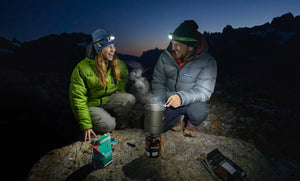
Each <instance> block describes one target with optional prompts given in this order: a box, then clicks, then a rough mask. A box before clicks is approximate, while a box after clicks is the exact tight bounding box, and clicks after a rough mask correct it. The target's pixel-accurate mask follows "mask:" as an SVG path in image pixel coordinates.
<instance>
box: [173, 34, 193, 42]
mask: <svg viewBox="0 0 300 181" xmlns="http://www.w3.org/2000/svg"><path fill="white" fill-rule="evenodd" d="M169 39H170V40H175V41H198V40H196V39H195V38H190V37H182V36H176V35H173V33H169Z"/></svg>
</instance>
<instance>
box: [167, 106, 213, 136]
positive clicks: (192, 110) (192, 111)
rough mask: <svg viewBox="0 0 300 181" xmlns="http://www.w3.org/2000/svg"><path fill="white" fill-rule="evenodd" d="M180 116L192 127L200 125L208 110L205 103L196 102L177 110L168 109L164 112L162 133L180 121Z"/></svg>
mask: <svg viewBox="0 0 300 181" xmlns="http://www.w3.org/2000/svg"><path fill="white" fill-rule="evenodd" d="M180 115H184V116H185V120H186V119H187V120H188V121H189V122H191V123H192V124H193V125H194V126H198V125H199V124H201V123H202V122H203V121H204V120H205V119H206V118H207V115H208V108H207V105H206V103H205V102H196V103H193V104H190V105H187V106H180V107H178V108H173V107H169V108H167V109H166V111H165V119H164V132H166V131H168V130H169V129H171V128H172V127H173V126H175V125H176V124H177V123H178V122H179V121H180Z"/></svg>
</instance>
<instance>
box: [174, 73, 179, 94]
mask: <svg viewBox="0 0 300 181" xmlns="http://www.w3.org/2000/svg"><path fill="white" fill-rule="evenodd" d="M179 71H180V68H179V70H177V76H176V82H175V92H177V89H176V88H177V82H178V78H179Z"/></svg>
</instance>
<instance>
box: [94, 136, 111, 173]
mask: <svg viewBox="0 0 300 181" xmlns="http://www.w3.org/2000/svg"><path fill="white" fill-rule="evenodd" d="M92 144H93V164H94V169H99V168H104V167H106V166H107V165H109V164H110V163H111V162H112V149H111V136H110V134H104V135H102V136H101V137H100V138H99V139H98V140H97V141H95V142H94V143H92Z"/></svg>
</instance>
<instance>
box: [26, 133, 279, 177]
mask: <svg viewBox="0 0 300 181" xmlns="http://www.w3.org/2000/svg"><path fill="white" fill-rule="evenodd" d="M112 137H113V138H115V140H116V142H117V144H115V145H112V147H113V163H112V164H111V165H109V166H107V167H106V168H104V169H98V170H94V169H93V166H92V148H91V144H89V143H85V142H81V141H77V142H74V143H73V144H71V145H68V146H65V147H63V148H60V149H56V150H53V151H50V152H48V153H47V154H46V155H44V156H43V157H41V158H40V160H39V161H38V162H37V163H36V164H35V165H34V166H33V167H32V168H31V170H30V172H29V175H28V180H29V181H31V180H34V181H36V180H43V181H47V180H55V181H59V180H147V179H148V180H149V179H150V180H213V178H212V177H211V175H210V174H209V172H208V171H207V170H206V169H205V167H204V166H203V165H202V164H201V163H200V162H199V161H198V160H197V159H198V158H199V157H200V153H208V152H210V151H212V150H213V149H215V148H218V149H219V150H220V151H221V152H222V153H223V154H224V155H225V156H227V157H228V158H229V159H231V160H232V161H234V162H235V163H236V164H237V165H239V166H240V167H241V168H242V169H243V170H244V171H245V172H246V173H247V177H246V179H245V180H274V177H275V174H274V172H273V170H272V169H271V168H270V167H269V165H268V163H267V161H266V159H265V158H264V156H263V155H262V154H261V153H260V152H259V151H258V150H257V149H256V148H255V147H254V146H253V145H251V144H249V143H246V142H244V141H241V140H238V139H233V138H228V137H222V136H213V135H208V134H204V133H199V134H198V135H197V137H195V138H188V137H184V136H183V134H182V133H180V132H172V131H168V132H167V133H164V134H162V135H161V139H162V153H161V157H159V158H147V157H146V156H144V151H145V136H144V134H143V132H142V130H140V129H126V130H117V131H114V132H113V134H112Z"/></svg>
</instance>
